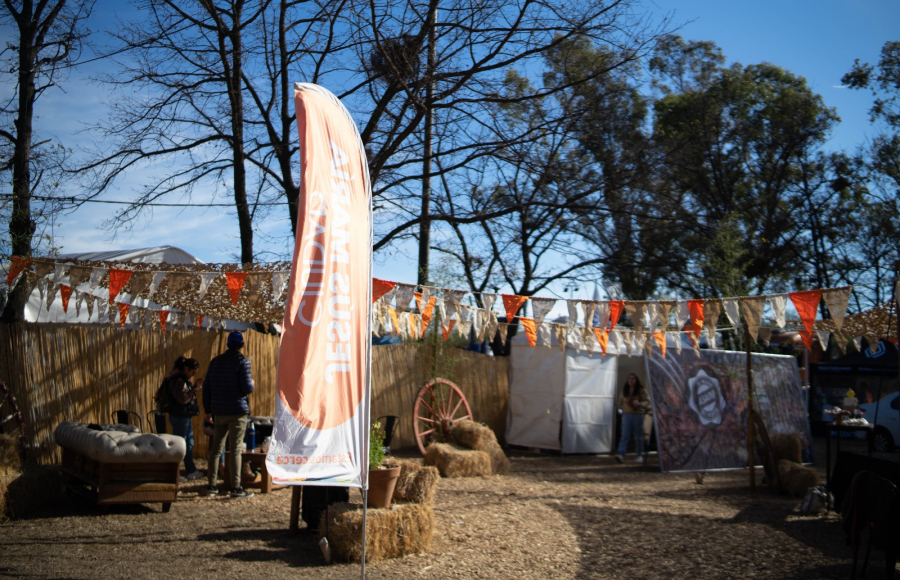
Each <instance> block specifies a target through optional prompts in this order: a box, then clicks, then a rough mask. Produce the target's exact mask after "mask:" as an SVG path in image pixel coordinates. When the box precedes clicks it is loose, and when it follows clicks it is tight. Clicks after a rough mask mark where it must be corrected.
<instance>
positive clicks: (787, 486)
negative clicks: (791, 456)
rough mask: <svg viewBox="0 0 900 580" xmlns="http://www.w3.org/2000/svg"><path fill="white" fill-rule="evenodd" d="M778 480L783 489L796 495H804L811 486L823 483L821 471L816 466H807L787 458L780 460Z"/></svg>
mask: <svg viewBox="0 0 900 580" xmlns="http://www.w3.org/2000/svg"><path fill="white" fill-rule="evenodd" d="M778 481H779V482H780V484H781V490H782V491H783V492H784V493H788V494H790V495H792V496H794V497H803V496H804V495H806V492H807V491H808V490H809V488H811V487H816V486H817V485H820V484H821V483H822V482H821V480H820V479H819V472H817V471H816V470H815V469H814V468H812V467H805V466H803V465H800V464H799V463H794V462H793V461H788V460H787V459H782V460H781V461H779V462H778Z"/></svg>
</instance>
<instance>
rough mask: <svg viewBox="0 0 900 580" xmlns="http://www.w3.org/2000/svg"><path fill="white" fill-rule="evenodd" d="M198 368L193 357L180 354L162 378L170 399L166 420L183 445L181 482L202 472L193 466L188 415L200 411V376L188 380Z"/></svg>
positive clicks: (192, 445)
mask: <svg viewBox="0 0 900 580" xmlns="http://www.w3.org/2000/svg"><path fill="white" fill-rule="evenodd" d="M198 370H200V363H199V362H197V359H193V358H185V357H183V356H180V357H178V358H177V359H176V360H175V366H174V367H172V372H170V373H169V375H168V376H167V377H166V378H165V380H166V381H167V383H168V385H167V386H168V389H169V395H170V397H171V400H172V404H171V406H170V407H169V423H171V424H172V433H173V434H175V435H178V436H179V437H183V438H184V442H185V446H186V447H187V451H186V453H185V454H184V471H185V476H184V477H183V478H179V480H180V481H182V482H186V481H188V480H194V479H200V478H201V477H203V474H202V473H200V472H199V471H197V467H196V466H195V465H194V427H193V426H192V425H191V418H192V417H195V416H196V415H199V414H200V404H199V403H198V396H199V395H200V393H201V391H202V390H203V378H202V377H200V378H198V379H196V381H195V383H196V384H192V383H191V379H193V378H194V375H196V374H197V371H198Z"/></svg>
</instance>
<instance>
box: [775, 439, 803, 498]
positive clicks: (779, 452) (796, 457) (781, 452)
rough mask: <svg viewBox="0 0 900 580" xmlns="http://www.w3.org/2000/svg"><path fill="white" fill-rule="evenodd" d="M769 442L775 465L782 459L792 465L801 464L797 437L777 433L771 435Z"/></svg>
mask: <svg viewBox="0 0 900 580" xmlns="http://www.w3.org/2000/svg"><path fill="white" fill-rule="evenodd" d="M770 441H771V442H772V455H773V456H774V457H775V462H776V463H778V462H780V461H781V460H782V459H787V460H788V461H790V462H793V463H803V456H802V450H801V449H800V436H799V435H797V434H796V433H779V434H777V435H772V437H770ZM804 493H805V492H804Z"/></svg>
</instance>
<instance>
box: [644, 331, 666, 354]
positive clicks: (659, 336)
mask: <svg viewBox="0 0 900 580" xmlns="http://www.w3.org/2000/svg"><path fill="white" fill-rule="evenodd" d="M653 340H654V341H655V342H656V344H657V346H659V352H660V353H662V357H663V358H666V333H665V332H654V333H653ZM648 342H649V341H648Z"/></svg>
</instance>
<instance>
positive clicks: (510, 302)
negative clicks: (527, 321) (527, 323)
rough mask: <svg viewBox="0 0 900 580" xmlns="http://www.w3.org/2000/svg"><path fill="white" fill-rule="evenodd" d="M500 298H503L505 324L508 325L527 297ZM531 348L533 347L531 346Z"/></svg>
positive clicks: (511, 295)
mask: <svg viewBox="0 0 900 580" xmlns="http://www.w3.org/2000/svg"><path fill="white" fill-rule="evenodd" d="M501 296H502V297H503V307H504V308H505V309H506V322H507V324H508V323H511V322H512V321H513V318H515V317H516V313H517V312H518V311H519V308H521V307H522V305H523V304H525V301H526V300H528V296H519V295H517V294H501ZM532 322H533V321H532ZM531 346H534V345H533V344H532V345H531Z"/></svg>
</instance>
